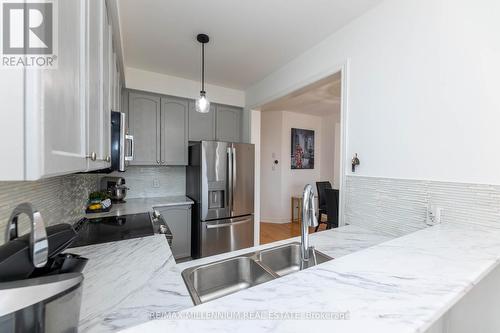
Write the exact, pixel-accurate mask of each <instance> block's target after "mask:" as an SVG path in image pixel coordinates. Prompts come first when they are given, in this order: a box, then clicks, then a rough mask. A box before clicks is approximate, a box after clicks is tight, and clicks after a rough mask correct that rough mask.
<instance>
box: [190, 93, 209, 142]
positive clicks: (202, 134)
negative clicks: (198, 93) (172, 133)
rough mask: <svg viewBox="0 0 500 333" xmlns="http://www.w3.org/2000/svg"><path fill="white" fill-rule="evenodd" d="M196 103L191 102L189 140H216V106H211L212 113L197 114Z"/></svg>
mask: <svg viewBox="0 0 500 333" xmlns="http://www.w3.org/2000/svg"><path fill="white" fill-rule="evenodd" d="M194 103H195V102H194V101H189V140H190V141H202V140H206V141H213V140H215V105H214V104H213V103H212V104H211V105H210V112H208V113H199V112H196V109H195V104H194Z"/></svg>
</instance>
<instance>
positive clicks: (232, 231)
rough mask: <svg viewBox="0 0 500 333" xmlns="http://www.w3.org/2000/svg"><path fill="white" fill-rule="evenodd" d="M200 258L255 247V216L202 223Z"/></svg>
mask: <svg viewBox="0 0 500 333" xmlns="http://www.w3.org/2000/svg"><path fill="white" fill-rule="evenodd" d="M200 228H201V230H200V236H201V237H200V242H201V247H200V257H208V256H211V255H214V254H219V253H224V252H229V251H235V250H240V249H244V248H247V247H252V246H253V237H254V235H253V233H254V220H253V215H249V216H243V217H238V218H232V219H224V220H216V221H207V222H201V223H200Z"/></svg>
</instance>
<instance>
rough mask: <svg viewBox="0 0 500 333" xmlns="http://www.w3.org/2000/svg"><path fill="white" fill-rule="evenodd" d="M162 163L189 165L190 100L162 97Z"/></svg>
mask: <svg viewBox="0 0 500 333" xmlns="http://www.w3.org/2000/svg"><path fill="white" fill-rule="evenodd" d="M160 136H161V163H162V164H166V165H187V159H188V157H187V153H188V100H186V99H181V98H174V97H164V98H162V99H161V128H160Z"/></svg>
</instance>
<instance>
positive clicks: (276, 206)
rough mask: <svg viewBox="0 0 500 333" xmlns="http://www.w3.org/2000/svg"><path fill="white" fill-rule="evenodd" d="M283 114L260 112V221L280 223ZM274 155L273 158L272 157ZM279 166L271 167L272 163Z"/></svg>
mask: <svg viewBox="0 0 500 333" xmlns="http://www.w3.org/2000/svg"><path fill="white" fill-rule="evenodd" d="M282 133H283V112H261V129H260V135H261V137H260V142H261V150H260V153H261V155H260V188H261V197H260V214H261V218H260V219H261V221H265V222H282V220H283V216H282V211H283V201H282V193H283V191H282V188H281V182H282V180H281V172H282V165H283V160H284V158H285V157H286V156H282V151H281V149H282V147H281V146H282V142H281V140H282V136H283V135H282ZM273 154H274V157H273ZM275 159H276V160H278V161H279V164H278V165H276V166H274V167H273V161H274V160H275Z"/></svg>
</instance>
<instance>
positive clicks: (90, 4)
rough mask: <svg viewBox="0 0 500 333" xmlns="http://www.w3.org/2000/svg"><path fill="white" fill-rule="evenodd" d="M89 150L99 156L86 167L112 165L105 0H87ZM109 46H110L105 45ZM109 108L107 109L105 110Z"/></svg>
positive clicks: (93, 167) (94, 168)
mask: <svg viewBox="0 0 500 333" xmlns="http://www.w3.org/2000/svg"><path fill="white" fill-rule="evenodd" d="M86 3H87V15H86V19H87V68H86V73H87V151H88V152H89V153H93V152H95V153H96V155H97V160H96V161H92V160H90V159H88V160H87V161H88V166H87V170H97V169H103V168H106V167H108V166H109V165H110V163H109V162H106V159H107V158H108V156H110V150H111V147H110V138H109V136H110V121H111V120H110V117H109V110H106V108H105V107H104V103H103V100H104V91H103V78H102V73H103V68H104V64H103V54H104V49H105V47H104V34H105V33H106V34H107V30H106V27H107V21H106V22H105V19H104V18H105V15H106V12H105V10H106V8H105V5H104V3H103V2H98V1H91V0H87V1H86ZM106 47H107V46H106ZM106 111H108V112H106Z"/></svg>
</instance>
